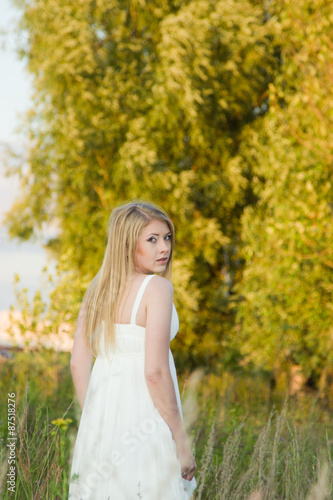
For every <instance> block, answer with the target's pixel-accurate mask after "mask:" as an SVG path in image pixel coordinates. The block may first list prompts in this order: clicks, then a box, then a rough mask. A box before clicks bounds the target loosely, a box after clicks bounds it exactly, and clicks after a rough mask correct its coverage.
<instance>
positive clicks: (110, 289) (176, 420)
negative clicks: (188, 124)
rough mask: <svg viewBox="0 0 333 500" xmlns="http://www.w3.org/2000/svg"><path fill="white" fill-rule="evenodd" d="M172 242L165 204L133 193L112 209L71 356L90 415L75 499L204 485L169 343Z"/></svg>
mask: <svg viewBox="0 0 333 500" xmlns="http://www.w3.org/2000/svg"><path fill="white" fill-rule="evenodd" d="M173 249H174V227H173V223H172V222H171V220H170V219H169V217H168V216H167V215H166V214H165V212H164V211H163V210H162V209H160V208H159V207H157V206H155V205H153V204H150V203H141V202H131V203H128V204H126V205H124V206H121V207H118V208H116V209H114V210H113V212H112V213H111V216H110V220H109V225H108V242H107V246H106V250H105V255H104V259H103V263H102V266H101V268H100V271H99V272H98V274H97V275H96V277H95V278H94V279H93V281H92V282H91V284H90V285H89V287H88V290H87V292H86V295H85V297H84V300H83V303H82V305H81V309H80V313H79V317H78V322H77V328H76V331H75V337H74V346H73V351H72V357H71V372H72V377H73V382H74V386H75V390H76V394H77V397H78V401H79V404H80V406H81V409H82V415H81V421H80V426H79V431H78V435H77V440H76V444H75V449H74V456H73V462H72V471H71V482H70V490H69V498H70V499H77V500H86V499H89V500H135V499H143V500H188V499H189V498H190V497H191V495H192V492H193V490H194V489H195V487H196V483H195V479H194V472H195V470H196V467H197V466H196V463H195V460H194V458H193V455H192V452H191V448H190V445H189V442H188V438H187V436H186V432H185V428H184V425H183V421H182V413H181V402H180V395H179V389H178V385H177V376H176V370H175V365H174V361H173V357H172V354H171V351H170V349H169V344H170V340H172V339H173V338H174V337H175V335H176V333H177V331H178V328H179V321H178V316H177V311H176V309H175V306H174V305H173V287H172V284H171V282H170V281H169V279H168V278H170V277H171V268H172V257H173ZM94 358H96V359H95V363H94V366H93V368H92V363H93V359H94ZM91 368H92V369H91Z"/></svg>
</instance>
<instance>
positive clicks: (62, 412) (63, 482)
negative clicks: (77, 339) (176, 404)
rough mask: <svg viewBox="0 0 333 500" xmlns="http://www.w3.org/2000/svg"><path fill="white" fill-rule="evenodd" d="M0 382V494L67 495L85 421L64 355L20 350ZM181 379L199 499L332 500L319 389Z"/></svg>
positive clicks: (253, 379) (249, 380)
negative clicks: (11, 465) (10, 483)
mask: <svg viewBox="0 0 333 500" xmlns="http://www.w3.org/2000/svg"><path fill="white" fill-rule="evenodd" d="M0 376H1V394H2V398H1V414H0V439H1V448H0V453H1V455H0V459H1V468H0V481H1V483H0V485H1V498H2V499H4V500H7V499H18V500H25V499H27V500H31V499H36V500H38V499H43V500H45V499H50V500H55V499H59V500H60V499H63V500H64V499H67V494H68V481H69V475H70V463H71V453H72V450H73V445H74V442H75V436H76V432H77V425H78V420H79V415H80V412H79V408H78V404H77V402H76V401H74V402H73V387H72V381H71V378H70V372H69V356H68V354H63V353H62V354H57V353H55V352H52V351H44V352H34V353H30V354H28V353H22V352H18V353H15V354H14V358H13V359H11V360H8V361H6V362H5V363H3V364H1V365H0ZM179 380H180V385H181V388H183V390H182V393H183V407H184V413H185V419H186V422H187V423H188V425H189V429H190V435H191V438H192V439H193V447H194V449H195V456H196V460H197V464H198V471H197V474H196V478H197V483H198V487H197V490H196V492H195V494H194V500H215V499H216V500H217V499H219V500H220V499H225V500H241V499H246V500H264V499H265V500H271V499H281V500H282V499H285V500H287V499H288V500H301V499H304V500H324V499H330V498H333V474H332V472H333V464H332V457H333V423H332V412H333V409H332V408H330V407H329V406H328V405H327V403H325V401H324V400H320V399H319V398H318V397H317V395H316V393H315V391H311V392H310V391H308V392H302V393H300V394H298V395H297V396H293V397H287V396H286V393H285V391H282V390H281V389H280V390H277V389H276V388H273V387H272V384H271V382H270V381H269V377H268V374H265V373H256V374H255V373H252V374H245V373H238V374H232V373H228V372H223V373H220V374H218V373H215V374H213V373H210V374H208V373H204V372H195V373H193V374H191V375H190V376H185V375H182V376H180V378H179ZM8 394H10V395H11V396H12V397H11V398H9V397H8ZM14 394H15V395H14ZM8 399H11V400H14V401H15V410H16V414H15V415H16V421H15V423H16V429H15V431H16V433H17V434H16V437H17V440H16V441H15V443H16V446H15V448H13V453H15V460H16V467H17V469H16V482H15V488H14V489H15V493H11V492H10V491H9V490H8V489H7V479H8V477H9V476H7V474H8V472H9V469H8V468H7V467H8V460H9V458H10V447H8V446H7V444H8V443H10V442H11V441H9V440H8V438H9V437H10V436H9V434H8V423H7V416H8V415H12V413H8V412H7V409H8V408H9V405H7V402H8ZM11 405H12V406H13V405H14V403H11ZM12 420H13V419H12ZM9 479H10V477H9Z"/></svg>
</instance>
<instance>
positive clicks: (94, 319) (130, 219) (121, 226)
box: [81, 200, 174, 356]
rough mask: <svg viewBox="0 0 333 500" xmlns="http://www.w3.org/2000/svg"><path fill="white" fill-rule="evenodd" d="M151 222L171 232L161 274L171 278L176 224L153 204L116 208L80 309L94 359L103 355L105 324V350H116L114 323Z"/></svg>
mask: <svg viewBox="0 0 333 500" xmlns="http://www.w3.org/2000/svg"><path fill="white" fill-rule="evenodd" d="M152 220H159V221H162V222H165V223H166V224H167V225H168V227H169V230H170V232H171V250H170V257H169V260H168V263H167V266H166V269H165V271H164V272H163V273H162V276H165V277H166V278H171V274H172V257H173V249H174V225H173V223H172V221H171V220H170V218H169V217H168V215H167V214H166V213H165V212H164V210H162V209H161V208H160V207H158V206H157V205H155V204H152V203H150V202H149V203H147V202H141V201H139V200H135V201H132V202H130V203H127V204H126V205H122V206H119V207H117V208H115V209H114V210H113V211H112V213H111V215H110V219H109V222H108V230H107V238H108V241H107V245H106V249H105V254H104V259H103V263H102V266H101V268H100V270H99V271H98V273H97V275H96V276H95V278H94V279H93V280H92V282H91V283H90V285H89V287H88V289H87V291H86V294H85V296H84V299H83V303H82V306H81V309H83V313H84V315H85V322H84V325H85V327H84V330H85V340H86V343H87V346H88V347H89V348H90V350H91V351H92V353H93V354H94V356H97V354H98V353H99V352H100V348H99V346H100V340H101V335H102V328H101V327H102V322H103V321H104V333H105V336H104V343H105V349H106V350H107V349H109V348H111V349H114V347H115V327H114V324H115V323H117V321H118V318H117V311H118V308H119V304H120V300H121V297H122V295H123V292H124V290H125V285H126V280H127V279H128V278H129V277H130V276H131V275H132V274H133V272H134V268H135V267H134V266H135V265H134V260H135V255H136V249H137V244H138V238H139V235H140V233H141V231H142V229H143V228H144V227H146V226H147V225H148V224H149V223H150V222H151V221H152Z"/></svg>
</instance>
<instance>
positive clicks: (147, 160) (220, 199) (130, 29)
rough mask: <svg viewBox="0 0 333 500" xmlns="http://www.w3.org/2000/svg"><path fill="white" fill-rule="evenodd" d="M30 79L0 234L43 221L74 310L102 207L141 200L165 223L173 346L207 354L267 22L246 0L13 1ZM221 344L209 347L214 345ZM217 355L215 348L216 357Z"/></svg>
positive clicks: (240, 201)
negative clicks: (14, 187)
mask: <svg viewBox="0 0 333 500" xmlns="http://www.w3.org/2000/svg"><path fill="white" fill-rule="evenodd" d="M20 5H21V7H22V12H23V16H22V21H21V29H24V30H26V32H27V33H28V36H29V43H28V46H27V47H25V48H22V50H21V54H22V57H25V58H26V59H27V64H28V69H29V71H30V73H31V74H32V75H33V77H34V88H35V92H34V103H33V107H32V109H31V111H30V113H29V121H28V131H29V134H30V148H29V162H28V165H29V166H28V169H26V168H21V169H19V174H20V177H21V181H22V188H23V191H22V196H21V197H20V200H19V201H17V203H16V204H15V205H14V206H13V208H12V210H11V211H10V213H9V214H8V217H7V224H8V227H9V230H10V233H11V235H12V236H16V237H20V238H29V237H31V235H33V234H34V233H35V232H36V231H38V230H40V229H42V228H43V225H44V224H45V223H54V222H55V223H56V224H57V226H58V229H59V230H58V236H57V237H55V238H52V239H50V240H49V241H48V244H47V247H48V249H49V250H50V251H51V252H52V255H53V256H54V257H55V259H56V260H57V262H58V270H59V275H60V277H61V279H60V281H59V284H58V287H57V288H56V289H55V291H54V292H53V296H52V300H53V308H54V309H55V310H56V311H57V314H61V315H63V316H65V315H66V314H67V315H68V314H74V315H75V313H76V312H77V307H78V304H79V301H80V299H81V298H82V294H83V292H84V290H85V288H86V287H87V285H88V283H89V281H90V280H91V279H92V277H93V276H94V275H95V273H96V272H97V270H98V269H99V266H100V264H101V260H102V256H103V252H104V248H105V247H104V243H105V228H106V223H107V220H108V217H109V214H110V212H111V210H112V208H113V207H114V206H116V205H118V204H119V203H121V202H124V201H128V200H130V199H134V198H143V199H148V200H153V201H155V202H156V203H158V204H160V205H161V206H163V208H165V210H167V212H168V213H169V214H170V215H171V217H172V219H173V220H174V222H175V225H176V230H177V233H176V239H177V241H176V258H175V266H174V269H175V271H174V283H175V290H176V296H175V301H176V305H177V308H178V310H179V314H180V316H181V325H182V329H181V332H180V336H179V340H178V351H179V352H180V353H181V354H182V359H183V360H184V361H192V363H194V362H196V363H201V362H204V361H206V362H207V361H210V360H212V359H213V358H214V357H217V356H221V352H223V353H224V352H225V344H226V341H227V339H228V338H229V335H230V334H229V332H230V331H231V327H232V324H233V318H234V306H235V303H234V300H233V295H232V293H231V292H232V286H233V283H234V279H235V278H234V277H235V274H237V273H239V268H240V261H239V258H238V256H237V245H238V240H239V227H240V217H241V214H242V211H243V208H244V206H246V205H247V204H248V203H249V201H250V200H251V190H250V188H249V178H248V176H247V168H243V165H242V163H241V162H240V161H239V159H238V156H237V152H238V150H239V147H240V144H241V142H242V141H243V140H245V139H244V136H243V135H242V130H243V129H244V127H245V126H246V125H247V124H249V123H251V122H252V121H253V120H254V119H255V114H254V113H253V109H254V108H255V107H257V106H258V105H259V106H261V104H262V101H263V99H264V98H265V93H266V91H267V87H268V84H269V82H270V81H272V72H273V70H274V68H275V59H274V57H273V46H272V44H271V38H272V34H271V28H270V22H268V20H267V15H266V12H265V10H264V7H263V6H262V4H261V2H251V1H249V0H241V1H239V0H220V1H216V0H192V1H185V2H184V1H179V0H172V1H170V0H168V1H167V0H162V1H160V2H148V1H145V0H141V1H138V0H135V1H134V0H133V1H129V0H127V1H125V0H111V1H110V0H108V1H105V0H94V1H91V0H89V1H88V0H75V1H73V0H66V1H59V0H34V1H28V0H22V1H21V2H20ZM222 348H223V351H222ZM223 355H224V354H223Z"/></svg>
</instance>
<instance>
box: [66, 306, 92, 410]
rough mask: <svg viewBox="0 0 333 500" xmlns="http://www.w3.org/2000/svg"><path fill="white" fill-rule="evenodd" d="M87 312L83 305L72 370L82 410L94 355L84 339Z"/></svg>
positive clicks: (76, 333) (74, 346)
mask: <svg viewBox="0 0 333 500" xmlns="http://www.w3.org/2000/svg"><path fill="white" fill-rule="evenodd" d="M84 322H85V313H84V308H83V307H82V306H81V309H80V312H79V317H78V321H77V325H76V330H75V335H74V344H73V350H72V356H71V372H72V378H73V382H74V387H75V392H76V395H77V398H78V400H79V405H80V407H81V410H82V408H83V404H84V400H85V398H86V394H87V389H88V384H89V378H90V372H91V366H92V361H93V355H92V353H91V351H90V350H89V349H88V346H87V345H86V342H85V339H84Z"/></svg>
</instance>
